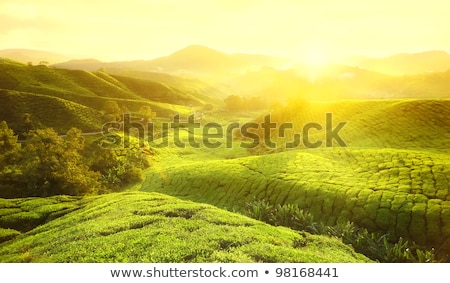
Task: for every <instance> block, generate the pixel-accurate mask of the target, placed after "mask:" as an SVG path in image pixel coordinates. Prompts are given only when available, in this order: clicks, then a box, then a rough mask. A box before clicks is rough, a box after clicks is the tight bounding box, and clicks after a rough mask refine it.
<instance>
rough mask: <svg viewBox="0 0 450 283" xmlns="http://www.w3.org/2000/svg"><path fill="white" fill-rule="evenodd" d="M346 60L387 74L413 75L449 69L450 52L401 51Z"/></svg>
mask: <svg viewBox="0 0 450 283" xmlns="http://www.w3.org/2000/svg"><path fill="white" fill-rule="evenodd" d="M344 62H346V63H348V64H351V65H355V66H358V67H361V68H365V69H370V70H373V71H376V72H380V73H385V74H391V75H412V74H421V73H425V72H444V71H447V70H449V69H450V54H448V53H447V52H445V51H440V50H434V51H426V52H421V53H401V54H396V55H392V56H389V57H386V58H370V57H364V56H360V57H352V58H347V59H346V60H344Z"/></svg>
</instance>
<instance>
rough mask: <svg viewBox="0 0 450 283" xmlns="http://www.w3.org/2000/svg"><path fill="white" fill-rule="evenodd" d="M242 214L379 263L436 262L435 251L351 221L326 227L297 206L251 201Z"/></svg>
mask: <svg viewBox="0 0 450 283" xmlns="http://www.w3.org/2000/svg"><path fill="white" fill-rule="evenodd" d="M386 213H387V214H386V215H384V214H383V213H381V214H380V213H379V215H380V216H379V217H380V218H389V213H388V211H386ZM245 214H247V215H248V216H250V217H252V218H255V219H257V220H261V221H264V222H267V223H269V224H271V225H275V226H285V227H289V228H291V229H294V230H297V231H306V232H309V233H311V234H319V235H327V236H330V237H335V238H339V239H341V240H342V242H343V243H345V244H348V245H350V246H352V247H353V248H354V250H355V251H356V252H359V253H362V254H364V255H365V256H367V257H368V258H370V259H372V260H376V261H378V262H436V258H435V251H434V249H432V250H423V249H422V248H421V247H420V246H419V245H418V244H416V243H415V242H412V241H408V240H405V239H404V238H402V237H399V238H398V239H392V238H391V236H390V235H389V234H383V233H374V232H369V231H368V230H367V229H365V228H360V227H358V226H356V225H355V224H354V223H353V222H350V221H346V222H338V223H337V224H336V225H332V226H328V225H325V224H323V223H321V222H316V221H315V220H314V217H313V215H312V214H311V213H310V212H308V211H304V210H302V209H300V208H299V207H298V206H297V205H293V204H285V205H280V204H278V205H272V204H270V203H269V202H268V201H265V200H254V201H252V202H248V203H247V205H246V211H245ZM386 223H388V221H386ZM300 244H301V243H300Z"/></svg>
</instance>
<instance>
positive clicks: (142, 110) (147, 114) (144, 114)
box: [139, 105, 153, 124]
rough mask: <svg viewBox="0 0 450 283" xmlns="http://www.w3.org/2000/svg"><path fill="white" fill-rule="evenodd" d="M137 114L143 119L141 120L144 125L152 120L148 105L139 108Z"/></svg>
mask: <svg viewBox="0 0 450 283" xmlns="http://www.w3.org/2000/svg"><path fill="white" fill-rule="evenodd" d="M139 113H140V114H141V115H142V118H143V119H144V120H143V122H144V124H146V123H147V122H149V121H151V120H152V118H153V112H152V108H151V107H150V106H148V105H144V106H142V107H141V108H139Z"/></svg>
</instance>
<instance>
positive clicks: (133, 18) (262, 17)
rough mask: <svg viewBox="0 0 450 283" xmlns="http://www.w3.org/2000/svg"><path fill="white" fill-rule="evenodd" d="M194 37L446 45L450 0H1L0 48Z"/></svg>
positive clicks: (248, 48)
mask: <svg viewBox="0 0 450 283" xmlns="http://www.w3.org/2000/svg"><path fill="white" fill-rule="evenodd" d="M274 3H277V4H274ZM191 44H202V45H206V46H209V47H211V48H214V49H218V50H221V51H224V52H227V53H231V52H246V53H265V54H273V55H281V56H285V57H291V58H297V59H303V58H310V59H311V58H312V59H316V60H317V59H318V57H326V58H333V57H338V56H346V55H362V54H366V55H372V56H385V55H391V54H393V53H398V52H418V51H425V50H434V49H440V50H445V51H448V52H449V51H450V1H448V0H418V1H414V0H391V1H387V0H378V1H372V0H364V1H361V0H339V1H338V0H287V1H277V2H276V1H265V0H238V1H234V0H217V1H214V0H209V1H203V0H194V1H175V0H156V1H152V0H147V1H145V0H126V1H122V0H116V1H112V0H73V1H72V0H71V1H68V0H57V1H53V0H0V49H6V48H29V49H39V50H46V51H58V52H61V53H66V54H67V53H69V54H83V55H90V56H92V57H102V58H103V59H104V58H110V59H114V60H126V59H152V58H154V57H158V56H162V55H168V54H170V53H172V52H174V51H176V50H178V49H180V48H182V47H185V46H187V45H191Z"/></svg>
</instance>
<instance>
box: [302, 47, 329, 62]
mask: <svg viewBox="0 0 450 283" xmlns="http://www.w3.org/2000/svg"><path fill="white" fill-rule="evenodd" d="M301 60H302V62H303V63H305V64H307V65H309V66H311V67H322V66H324V65H325V64H326V63H328V58H327V54H326V52H325V50H324V49H323V48H320V47H311V48H308V49H307V50H305V51H304V52H303V55H302V57H301Z"/></svg>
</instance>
